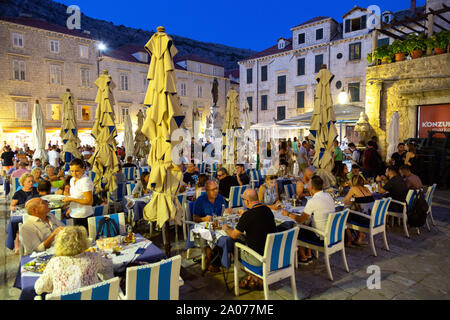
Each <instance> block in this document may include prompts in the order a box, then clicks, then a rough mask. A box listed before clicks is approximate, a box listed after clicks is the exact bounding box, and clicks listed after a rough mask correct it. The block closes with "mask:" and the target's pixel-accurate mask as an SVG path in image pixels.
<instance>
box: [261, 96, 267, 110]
mask: <svg viewBox="0 0 450 320" xmlns="http://www.w3.org/2000/svg"><path fill="white" fill-rule="evenodd" d="M261 110H267V95H262V96H261Z"/></svg>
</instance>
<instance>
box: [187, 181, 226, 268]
mask: <svg viewBox="0 0 450 320" xmlns="http://www.w3.org/2000/svg"><path fill="white" fill-rule="evenodd" d="M205 190H206V194H203V195H201V196H200V197H198V198H197V200H195V202H194V212H193V220H194V222H197V223H198V222H205V221H212V218H213V216H214V215H216V216H218V217H219V216H221V215H222V208H227V207H228V205H227V203H226V201H225V199H224V198H223V197H222V196H221V195H220V194H219V188H218V186H217V182H215V181H214V180H208V181H207V182H206V185H205ZM225 211H226V212H228V213H231V212H232V210H231V209H226V210H225ZM214 250H215V253H216V254H218V247H217V246H216V247H215V248H214ZM205 255H206V259H205V260H206V265H209V267H208V270H209V271H212V272H219V271H220V269H219V266H218V265H210V262H211V260H212V255H213V252H212V251H211V248H210V247H209V246H208V247H206V248H205Z"/></svg>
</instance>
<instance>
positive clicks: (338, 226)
mask: <svg viewBox="0 0 450 320" xmlns="http://www.w3.org/2000/svg"><path fill="white" fill-rule="evenodd" d="M347 215H348V211H345V212H342V213H338V212H336V213H335V214H334V217H333V220H332V222H331V230H330V243H329V245H328V246H329V247H330V246H333V245H335V244H337V243H340V242H341V241H342V234H343V229H344V222H345V219H346V217H347Z"/></svg>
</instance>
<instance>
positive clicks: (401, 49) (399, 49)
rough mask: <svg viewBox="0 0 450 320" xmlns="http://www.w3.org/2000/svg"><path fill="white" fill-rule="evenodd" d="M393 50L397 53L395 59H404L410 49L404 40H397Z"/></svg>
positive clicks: (393, 44)
mask: <svg viewBox="0 0 450 320" xmlns="http://www.w3.org/2000/svg"><path fill="white" fill-rule="evenodd" d="M391 47H392V52H393V53H394V54H395V61H403V60H405V58H406V54H407V53H408V51H407V50H406V48H405V44H404V42H403V41H400V40H395V41H394V42H393V43H392V45H391Z"/></svg>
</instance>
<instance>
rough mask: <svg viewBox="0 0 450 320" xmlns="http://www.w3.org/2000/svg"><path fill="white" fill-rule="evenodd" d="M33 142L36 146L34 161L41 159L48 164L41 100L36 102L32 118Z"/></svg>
mask: <svg viewBox="0 0 450 320" xmlns="http://www.w3.org/2000/svg"><path fill="white" fill-rule="evenodd" d="M31 128H32V142H33V146H34V149H35V151H34V154H33V159H41V161H42V163H45V162H48V155H47V152H46V151H45V123H44V113H43V112H42V108H41V105H40V104H39V100H36V103H35V104H34V108H33V116H32V118H31Z"/></svg>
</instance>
